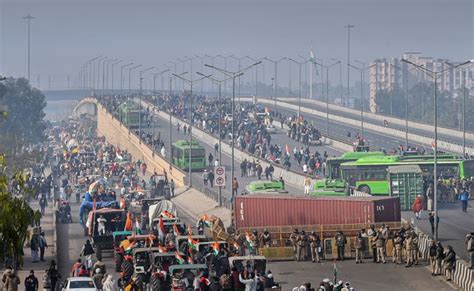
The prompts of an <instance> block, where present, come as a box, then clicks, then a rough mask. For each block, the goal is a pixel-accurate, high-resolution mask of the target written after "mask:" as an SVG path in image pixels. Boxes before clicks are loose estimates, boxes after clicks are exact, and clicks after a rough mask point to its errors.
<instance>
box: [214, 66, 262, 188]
mask: <svg viewBox="0 0 474 291" xmlns="http://www.w3.org/2000/svg"><path fill="white" fill-rule="evenodd" d="M261 63H262V61H259V62H256V63H254V64H252V65H250V66H248V67H245V68H243V69H241V70H240V71H237V72H230V71H227V70H225V69H220V68H216V67H215V66H212V65H208V64H205V66H206V67H209V68H213V69H215V70H217V71H219V72H221V73H222V74H224V75H225V76H227V77H228V78H231V79H232V151H231V158H232V161H231V163H232V164H231V183H232V181H233V180H234V176H235V167H234V166H235V161H234V160H235V155H234V148H235V117H236V116H234V115H236V114H235V110H234V108H235V79H237V78H239V77H240V76H242V75H243V74H244V72H245V71H247V70H248V69H250V68H252V67H254V66H257V65H259V64H261ZM224 83H225V81H224ZM232 195H234V193H233V191H232Z"/></svg>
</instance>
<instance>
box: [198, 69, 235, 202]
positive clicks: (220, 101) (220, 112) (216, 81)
mask: <svg viewBox="0 0 474 291" xmlns="http://www.w3.org/2000/svg"><path fill="white" fill-rule="evenodd" d="M197 74H198V75H200V76H203V77H205V78H207V79H209V80H210V81H211V82H213V83H216V84H217V87H218V88H219V104H218V107H219V129H218V130H219V165H222V130H221V124H222V122H221V121H222V100H221V97H222V95H221V94H222V90H221V87H222V83H223V82H225V81H227V80H230V79H231V78H227V79H224V80H217V79H214V78H213V77H211V76H206V75H204V74H203V73H201V72H197ZM218 200H219V201H218V202H219V206H222V187H219V198H218Z"/></svg>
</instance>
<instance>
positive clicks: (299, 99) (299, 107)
mask: <svg viewBox="0 0 474 291" xmlns="http://www.w3.org/2000/svg"><path fill="white" fill-rule="evenodd" d="M288 60H289V61H292V62H294V63H295V64H298V66H299V86H298V117H300V116H301V66H302V65H303V64H305V63H306V61H304V62H297V61H295V60H294V59H292V58H288Z"/></svg>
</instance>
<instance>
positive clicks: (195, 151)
mask: <svg viewBox="0 0 474 291" xmlns="http://www.w3.org/2000/svg"><path fill="white" fill-rule="evenodd" d="M190 150H191V169H192V170H202V169H204V168H206V150H205V149H204V147H203V146H201V145H199V143H198V142H197V141H195V140H192V141H191V144H190V143H189V141H188V140H178V141H176V142H174V143H173V144H172V145H171V159H172V162H173V165H175V166H176V167H178V168H180V169H181V170H188V169H189V151H190Z"/></svg>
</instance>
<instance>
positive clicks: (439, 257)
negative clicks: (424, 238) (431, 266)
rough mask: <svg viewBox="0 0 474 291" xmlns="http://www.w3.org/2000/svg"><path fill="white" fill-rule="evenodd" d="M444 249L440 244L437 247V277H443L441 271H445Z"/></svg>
mask: <svg viewBox="0 0 474 291" xmlns="http://www.w3.org/2000/svg"><path fill="white" fill-rule="evenodd" d="M444 257H445V255H444V248H443V245H441V243H440V242H438V244H437V245H436V266H435V271H434V273H435V276H437V275H441V271H442V270H443V260H444Z"/></svg>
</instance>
